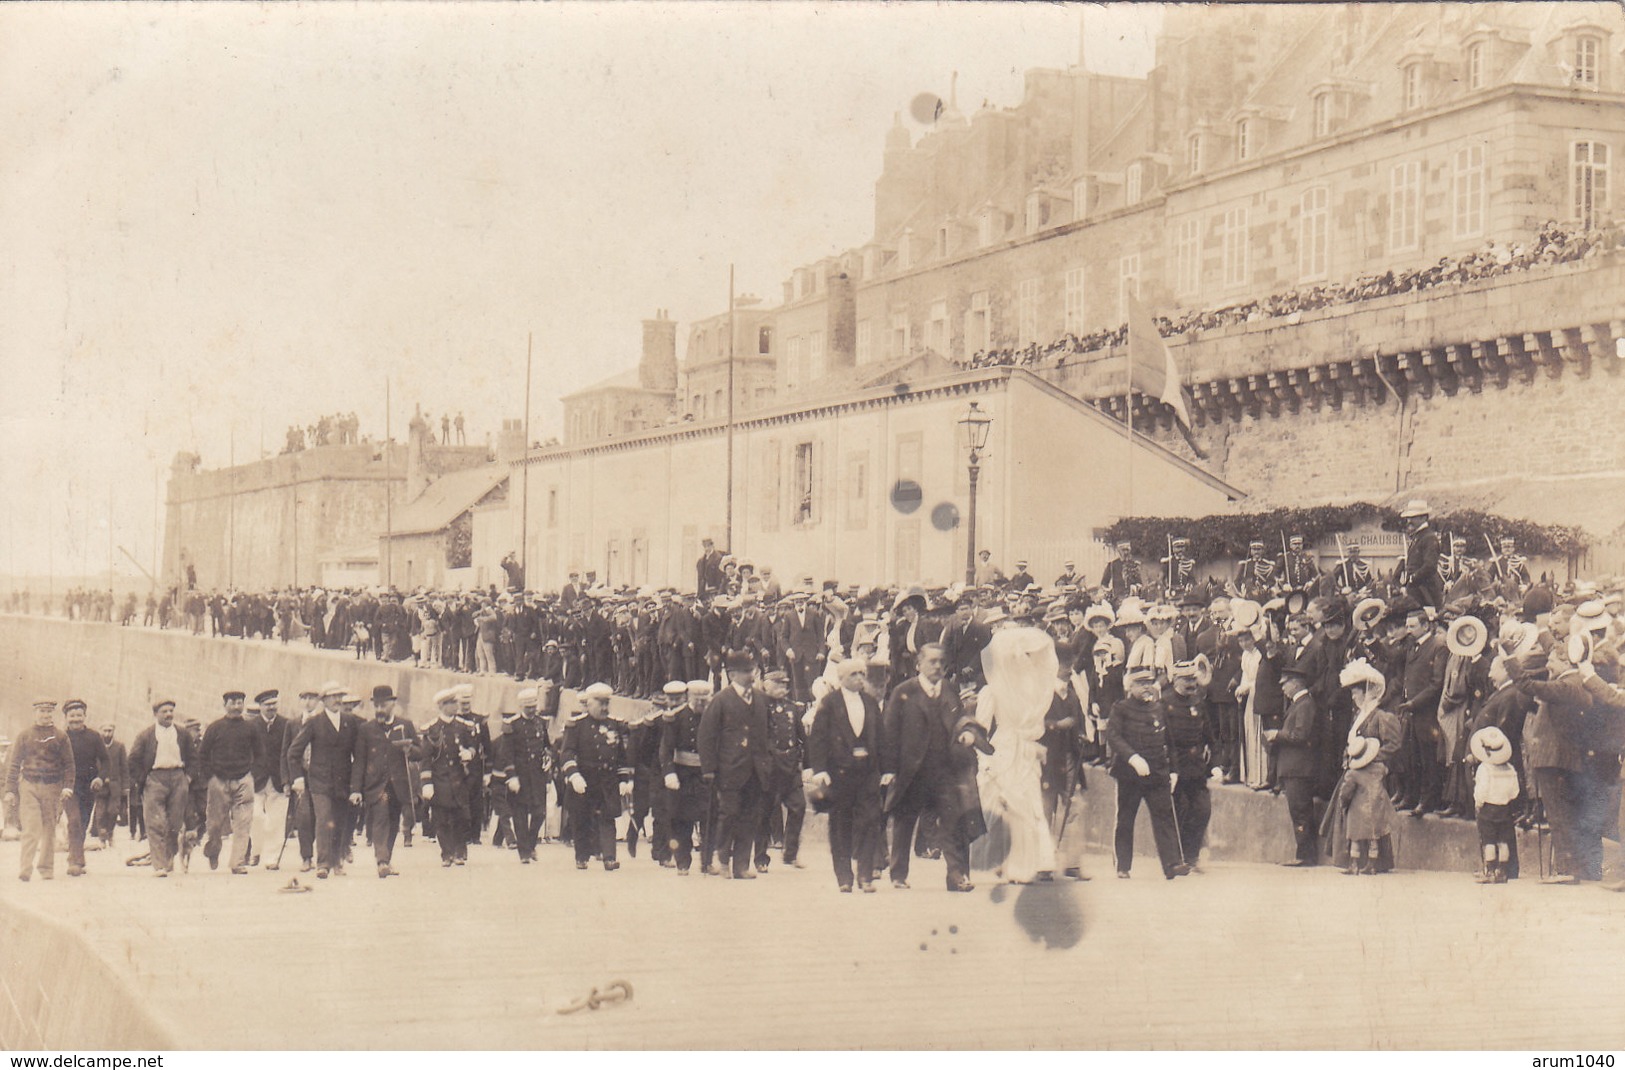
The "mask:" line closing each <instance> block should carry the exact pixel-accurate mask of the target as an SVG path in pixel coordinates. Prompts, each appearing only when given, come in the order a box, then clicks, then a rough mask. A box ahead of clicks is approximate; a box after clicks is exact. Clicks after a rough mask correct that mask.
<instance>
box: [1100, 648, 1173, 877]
mask: <svg viewBox="0 0 1625 1070" xmlns="http://www.w3.org/2000/svg"><path fill="white" fill-rule="evenodd" d="M1123 679H1124V685H1125V687H1126V688H1127V691H1128V694H1127V695H1126V696H1125V697H1124V698H1122V699H1121V700H1119V701H1118V703H1117V705H1116V706H1114V707H1112V713H1111V719H1110V720H1109V721H1108V722H1107V723H1106V748H1107V751H1108V753H1110V755H1111V770H1110V772H1111V776H1112V779H1113V780H1115V781H1117V828H1116V831H1115V835H1114V837H1113V852H1114V854H1115V855H1116V863H1117V875H1118V876H1119V877H1127V876H1128V875H1129V871H1130V870H1131V869H1132V868H1133V866H1134V820H1135V818H1136V817H1138V816H1139V813H1140V802H1141V801H1142V800H1143V801H1144V802H1145V807H1146V809H1147V810H1148V811H1149V812H1150V814H1151V832H1152V834H1153V836H1154V838H1155V839H1156V843H1157V857H1158V859H1159V860H1160V861H1161V862H1162V875H1163V876H1164V877H1166V878H1167V879H1169V880H1173V879H1174V878H1175V877H1179V876H1183V875H1184V874H1186V873H1189V872H1190V867H1189V866H1187V865H1185V861H1184V857H1183V852H1182V851H1181V850H1180V849H1179V826H1178V824H1177V823H1176V821H1175V818H1174V800H1173V789H1174V788H1175V787H1177V786H1178V781H1177V775H1176V774H1175V773H1174V767H1173V755H1172V753H1171V752H1170V751H1169V749H1168V721H1167V713H1166V711H1165V710H1164V708H1163V704H1162V693H1161V688H1160V687H1159V685H1158V683H1157V674H1156V670H1154V669H1153V668H1151V667H1150V666H1149V665H1141V666H1136V667H1135V668H1132V669H1129V670H1128V672H1127V673H1125V674H1124V678H1123Z"/></svg>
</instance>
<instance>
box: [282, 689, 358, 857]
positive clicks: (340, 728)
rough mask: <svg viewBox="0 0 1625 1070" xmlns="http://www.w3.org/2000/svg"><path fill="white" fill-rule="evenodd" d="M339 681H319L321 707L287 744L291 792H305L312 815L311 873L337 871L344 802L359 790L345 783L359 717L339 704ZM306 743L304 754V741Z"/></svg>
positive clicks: (354, 752)
mask: <svg viewBox="0 0 1625 1070" xmlns="http://www.w3.org/2000/svg"><path fill="white" fill-rule="evenodd" d="M344 694H345V692H344V687H343V685H341V684H338V683H328V684H326V685H324V686H323V687H322V707H323V708H322V709H321V710H320V711H318V712H317V713H316V715H315V716H313V717H311V719H310V720H308V721H306V722H305V723H304V724H303V725H301V726H300V727H299V731H298V732H297V733H296V734H295V735H294V737H293V742H292V743H291V744H289V747H288V770H289V773H290V774H291V775H292V778H293V781H292V783H293V790H294V791H295V792H302V791H308V792H310V802H311V806H312V807H313V808H314V810H315V815H316V876H317V877H318V878H322V879H326V877H327V875H328V874H329V873H333V872H337V873H339V874H343V872H344V859H343V857H342V856H341V855H340V854H339V850H340V849H341V845H340V843H339V837H340V830H341V829H347V828H349V816H350V810H349V808H350V806H352V805H359V804H360V802H361V799H360V796H359V795H357V794H355V793H352V792H351V789H350V767H351V764H352V763H353V762H354V761H355V760H356V758H357V756H358V755H359V753H360V729H361V718H359V717H357V716H356V715H355V714H353V713H345V712H344V709H343V704H344V702H343V700H344ZM306 745H309V747H310V752H309V757H308V758H307V757H306V752H305V747H306Z"/></svg>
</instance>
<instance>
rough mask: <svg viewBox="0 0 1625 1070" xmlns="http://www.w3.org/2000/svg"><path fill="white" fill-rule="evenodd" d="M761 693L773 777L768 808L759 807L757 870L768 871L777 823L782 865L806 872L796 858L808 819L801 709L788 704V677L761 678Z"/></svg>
mask: <svg viewBox="0 0 1625 1070" xmlns="http://www.w3.org/2000/svg"><path fill="white" fill-rule="evenodd" d="M762 690H763V691H766V692H767V699H768V715H769V723H768V730H769V735H770V738H771V741H772V750H773V775H772V778H771V780H770V781H769V782H768V784H767V805H766V806H764V807H763V808H762V820H761V825H760V827H759V828H758V829H757V831H756V868H757V869H758V870H763V871H765V870H766V869H767V865H768V855H767V852H768V847H769V846H770V845H771V843H772V841H773V838H774V832H775V830H774V828H773V826H774V825H776V824H777V825H779V826H780V829H781V830H782V833H781V835H782V840H781V842H782V843H783V844H784V848H783V852H784V853H783V858H784V864H785V865H787V866H794V867H795V868H797V869H805V868H806V864H805V863H803V862H802V861H801V859H800V858H799V857H797V855H798V854H799V853H800V851H801V826H802V824H803V823H804V822H805V821H806V819H807V794H806V790H805V789H804V788H803V787H802V786H801V768H802V767H801V761H802V755H803V754H804V753H805V751H806V743H807V738H806V730H805V729H804V728H803V727H802V717H801V713H802V707H801V706H799V705H797V704H796V703H794V702H791V701H790V678H789V676H787V675H786V674H785V673H783V672H780V671H777V670H775V671H773V672H770V673H768V674H767V675H766V676H764V677H763V678H762ZM781 813H782V814H783V816H782V818H781V817H780V814H781Z"/></svg>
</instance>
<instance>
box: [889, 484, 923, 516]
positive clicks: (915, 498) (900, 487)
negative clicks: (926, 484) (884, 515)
mask: <svg viewBox="0 0 1625 1070" xmlns="http://www.w3.org/2000/svg"><path fill="white" fill-rule="evenodd" d="M924 500H925V493H924V492H923V491H922V490H920V485H919V484H918V483H916V482H914V481H913V480H912V479H899V480H898V481H897V482H896V483H895V484H893V485H892V489H891V506H892V508H893V509H896V510H897V511H898V512H899V513H902V514H903V515H904V516H907V515H908V514H909V513H912V512H914V511H915V510H917V509H919V507H920V503H921V502H923V501H924Z"/></svg>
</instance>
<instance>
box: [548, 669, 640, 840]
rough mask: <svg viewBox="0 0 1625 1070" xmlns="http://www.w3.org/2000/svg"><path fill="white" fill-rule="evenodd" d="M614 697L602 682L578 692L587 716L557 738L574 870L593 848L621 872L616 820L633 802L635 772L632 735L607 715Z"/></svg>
mask: <svg viewBox="0 0 1625 1070" xmlns="http://www.w3.org/2000/svg"><path fill="white" fill-rule="evenodd" d="M614 693H615V692H614V689H612V688H611V687H610V686H609V685H608V684H606V683H603V682H599V683H594V684H592V685H590V686H589V687H588V688H587V689H586V690H585V691H583V692H582V695H583V696H584V697H585V698H586V700H587V715H586V716H584V717H578V718H576V719H575V720H573V721H571V722H570V723H569V724H567V725H565V726H564V732H563V733H562V735H561V736H560V738H559V762H560V770H561V771H562V772H563V774H564V776H565V779H566V781H567V782H568V784H569V786H570V791H571V794H570V795H569V796H568V797H567V798H568V799H569V806H570V813H571V816H570V823H571V827H572V830H573V831H572V832H571V834H570V838H571V840H572V841H573V843H574V845H575V852H576V868H577V869H586V868H587V860H588V859H589V858H590V857H591V856H592V852H593V851H594V849H595V848H596V850H597V851H598V853H599V855H600V856H601V857H602V858H603V860H604V868H605V869H606V870H612V871H613V870H617V869H620V868H621V864H620V862H619V861H617V860H616V858H615V818H616V817H617V816H619V814H620V812H621V810H622V809H623V808H624V807H625V806H626V805H627V804H629V803H630V802H631V801H632V778H633V775H634V774H635V773H636V772H637V770H636V768H635V767H634V766H633V765H632V759H631V755H630V753H629V752H628V745H629V742H630V740H629V738H628V737H629V736H630V735H631V733H630V732H629V731H628V730H627V727H626V725H624V724H622V723H621V722H620V721H617V720H615V719H613V718H612V717H611V716H610V713H609V701H610V699H611V697H613V695H614ZM595 837H596V845H595V843H594V839H595Z"/></svg>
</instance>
